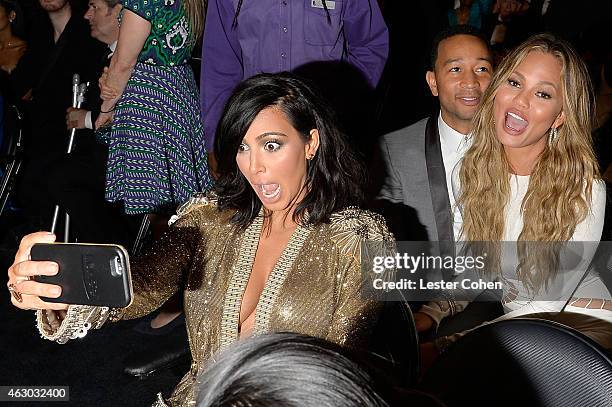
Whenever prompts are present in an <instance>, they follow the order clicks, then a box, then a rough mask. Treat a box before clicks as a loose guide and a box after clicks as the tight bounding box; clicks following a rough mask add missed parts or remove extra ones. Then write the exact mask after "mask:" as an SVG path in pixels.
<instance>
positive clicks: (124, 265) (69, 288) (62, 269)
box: [30, 243, 133, 308]
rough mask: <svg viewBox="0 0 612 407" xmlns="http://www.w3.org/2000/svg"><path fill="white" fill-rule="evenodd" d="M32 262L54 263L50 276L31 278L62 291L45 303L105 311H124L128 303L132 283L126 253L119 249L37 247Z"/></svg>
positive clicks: (71, 245) (62, 245) (77, 245)
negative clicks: (92, 307) (99, 308)
mask: <svg viewBox="0 0 612 407" xmlns="http://www.w3.org/2000/svg"><path fill="white" fill-rule="evenodd" d="M30 257H31V259H32V260H48V261H54V262H56V263H57V264H58V265H59V272H58V273H57V274H56V275H54V276H35V277H34V280H36V281H38V282H40V283H47V284H56V285H59V286H61V287H62V295H61V296H60V297H58V298H47V297H41V298H42V300H43V301H47V302H61V303H66V304H79V305H100V306H105V307H112V308H119V307H127V306H128V305H130V303H131V302H132V296H133V291H132V279H131V276H130V263H129V257H128V254H127V251H126V250H125V249H124V248H123V247H121V246H119V245H111V244H83V243H37V244H35V245H34V246H32V251H31V253H30Z"/></svg>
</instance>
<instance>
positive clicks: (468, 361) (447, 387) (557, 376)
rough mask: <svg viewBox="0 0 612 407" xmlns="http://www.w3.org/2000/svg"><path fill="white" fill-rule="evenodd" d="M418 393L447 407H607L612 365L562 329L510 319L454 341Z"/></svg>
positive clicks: (611, 401) (597, 349)
mask: <svg viewBox="0 0 612 407" xmlns="http://www.w3.org/2000/svg"><path fill="white" fill-rule="evenodd" d="M422 388H423V389H424V390H426V391H428V392H430V393H432V394H434V395H436V396H437V397H439V398H440V399H441V400H442V401H443V402H444V403H446V404H447V405H448V406H449V407H452V406H495V405H512V406H530V407H531V406H533V407H538V406H546V407H578V406H588V407H609V406H611V405H612V361H611V360H610V358H609V356H608V355H607V354H606V353H605V352H604V351H603V350H602V349H601V348H600V347H599V346H598V345H597V344H596V343H595V342H593V341H592V340H590V339H589V338H587V337H586V336H584V335H582V334H581V333H579V332H577V331H575V330H573V329H571V328H568V327H566V326H564V325H561V324H558V323H554V322H550V321H545V320H537V319H511V320H506V321H501V322H497V323H493V324H489V325H485V326H482V327H480V328H478V329H476V330H474V331H473V332H471V333H469V334H467V335H466V336H464V337H463V338H461V339H460V340H459V341H457V342H456V343H455V344H454V345H453V346H451V347H450V348H449V349H448V351H447V352H446V353H444V354H443V355H441V356H440V358H439V359H438V360H437V361H436V363H434V365H433V366H432V367H431V369H430V370H429V371H428V372H427V374H426V376H425V377H424V379H423V382H422Z"/></svg>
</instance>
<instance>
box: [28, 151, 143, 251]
mask: <svg viewBox="0 0 612 407" xmlns="http://www.w3.org/2000/svg"><path fill="white" fill-rule="evenodd" d="M86 147H89V148H80V149H78V148H75V151H74V152H73V153H72V154H55V155H54V154H41V153H39V154H32V155H30V156H29V157H28V159H27V160H26V162H25V163H24V169H23V173H22V176H21V179H20V181H19V184H18V197H19V203H20V205H21V206H22V207H23V208H24V210H25V212H26V216H27V217H28V219H29V220H30V222H31V223H32V225H33V226H34V227H35V228H40V229H42V230H49V228H50V227H51V220H52V216H53V210H54V207H55V205H59V206H60V209H61V210H60V217H59V219H58V224H63V219H64V216H63V213H64V212H67V213H68V214H69V215H70V229H71V236H72V237H71V241H75V240H77V241H79V242H88V243H118V244H122V245H124V246H125V247H127V248H130V247H131V245H132V243H133V240H134V238H135V234H136V232H135V231H136V230H137V228H138V224H139V222H140V218H139V217H130V216H127V215H125V214H124V213H123V211H122V207H121V205H117V204H111V203H108V202H106V201H105V200H104V188H105V172H106V158H107V152H106V147H105V146H103V145H90V146H86Z"/></svg>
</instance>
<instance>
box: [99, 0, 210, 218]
mask: <svg viewBox="0 0 612 407" xmlns="http://www.w3.org/2000/svg"><path fill="white" fill-rule="evenodd" d="M122 5H123V12H122V19H121V28H120V31H119V40H118V43H117V48H116V51H115V53H114V54H113V57H112V58H111V63H110V66H109V68H108V71H107V72H106V73H105V74H104V75H103V76H102V78H101V79H100V86H101V90H102V92H101V95H102V100H103V103H102V105H101V108H100V109H101V110H100V115H99V116H98V119H97V120H96V123H95V125H96V128H100V127H103V126H108V132H106V131H105V134H104V139H105V140H106V141H107V142H108V146H109V155H108V166H107V171H106V199H107V200H108V201H110V202H121V203H122V204H123V208H124V210H125V213H127V214H130V215H133V214H148V213H155V214H161V215H166V216H169V215H170V214H172V213H174V211H175V210H176V207H177V206H178V205H179V204H181V203H182V202H184V201H186V200H187V199H188V198H189V197H191V196H192V195H193V194H194V193H196V192H202V191H205V190H207V189H208V188H209V187H210V185H211V179H210V177H209V174H208V166H207V158H206V149H205V147H204V130H203V125H202V119H201V116H200V112H199V108H198V106H199V104H198V90H197V87H196V83H195V79H194V75H193V71H192V69H191V67H190V66H189V64H188V62H189V59H190V58H191V52H192V50H193V47H194V45H195V43H196V42H197V40H198V38H199V37H200V35H201V32H202V27H203V20H204V7H203V3H202V2H201V1H199V0H177V1H172V2H164V3H163V4H162V2H160V1H149V0H124V1H123V2H122Z"/></svg>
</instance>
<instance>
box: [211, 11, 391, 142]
mask: <svg viewBox="0 0 612 407" xmlns="http://www.w3.org/2000/svg"><path fill="white" fill-rule="evenodd" d="M388 51H389V35H388V31H387V26H386V24H385V22H384V20H383V17H382V14H381V11H380V8H379V7H378V4H377V2H376V0H335V1H329V0H328V1H323V0H257V1H255V0H210V1H209V2H208V11H207V16H206V26H205V29H204V40H203V43H202V70H201V77H200V93H201V97H200V100H201V109H202V115H203V118H204V134H205V140H206V147H207V149H208V150H209V151H212V148H213V145H214V138H215V131H216V128H217V123H218V122H219V119H220V117H221V114H222V112H223V108H224V106H225V102H226V101H227V99H228V97H229V95H230V94H231V93H232V91H233V90H234V88H235V87H236V85H237V84H238V83H239V82H241V81H242V80H244V79H247V78H249V77H251V76H253V75H256V74H258V73H262V72H266V73H275V72H281V71H293V70H294V69H295V68H298V67H300V66H302V65H305V64H308V63H311V62H318V61H341V62H346V63H348V64H350V65H351V66H353V67H354V68H356V69H357V70H358V71H359V72H360V73H361V74H362V75H363V77H365V78H366V80H367V82H368V85H369V87H370V88H372V89H374V88H375V87H376V85H377V84H378V81H379V79H380V76H381V74H382V71H383V68H384V66H385V62H386V60H387V54H388Z"/></svg>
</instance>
